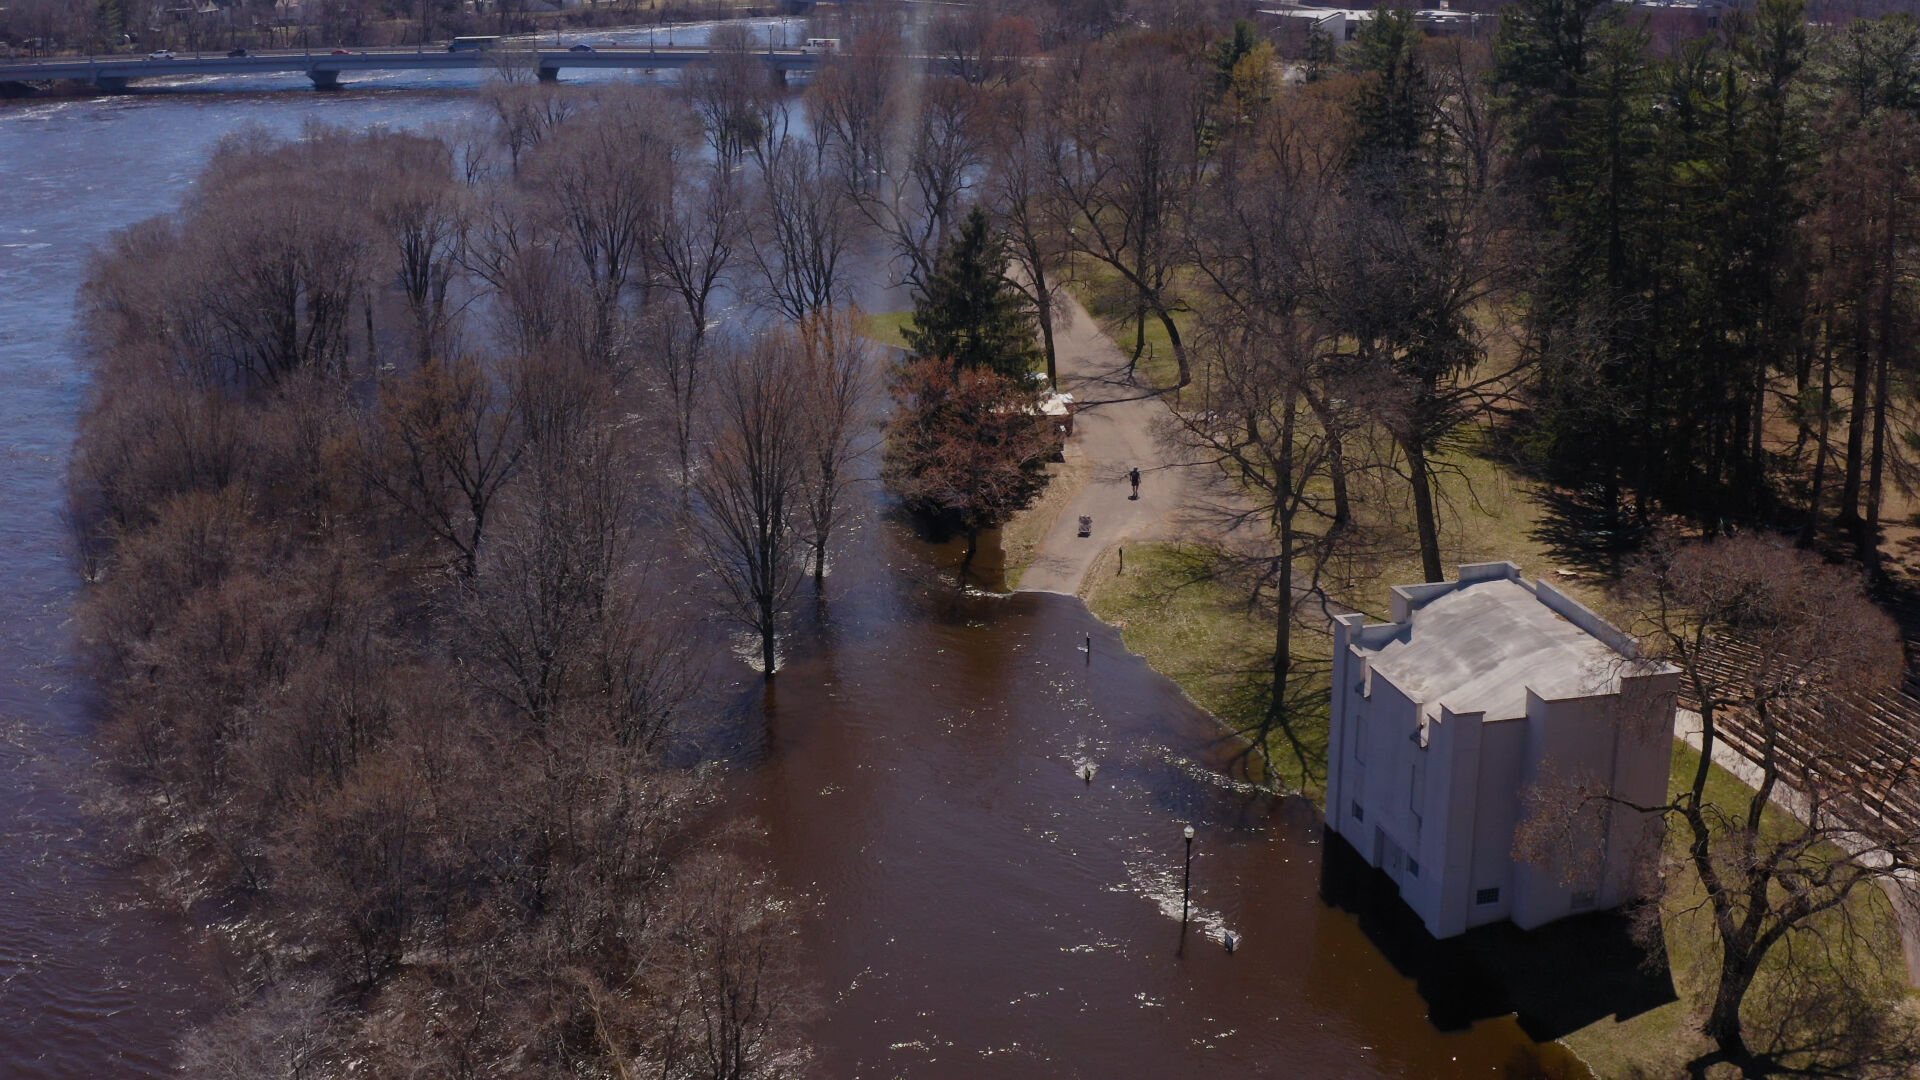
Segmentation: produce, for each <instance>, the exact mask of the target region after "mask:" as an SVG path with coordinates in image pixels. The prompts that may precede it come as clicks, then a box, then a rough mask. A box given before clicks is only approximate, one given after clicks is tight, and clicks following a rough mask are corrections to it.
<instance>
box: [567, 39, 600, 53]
mask: <svg viewBox="0 0 1920 1080" xmlns="http://www.w3.org/2000/svg"><path fill="white" fill-rule="evenodd" d="M567 51H568V52H593V51H594V48H593V46H591V45H589V44H587V43H586V42H584V41H583V42H581V43H580V44H578V45H575V46H574V47H572V48H570V49H568V50H567Z"/></svg>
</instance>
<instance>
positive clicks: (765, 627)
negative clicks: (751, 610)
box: [760, 599, 778, 682]
mask: <svg viewBox="0 0 1920 1080" xmlns="http://www.w3.org/2000/svg"><path fill="white" fill-rule="evenodd" d="M773 614H774V613H773V603H772V601H771V600H768V599H762V600H761V602H760V663H761V668H762V671H763V672H764V674H763V675H762V678H764V679H766V680H767V681H769V682H771V681H772V679H773V669H774V665H775V664H776V663H777V662H778V658H777V656H776V655H775V652H774V634H773Z"/></svg>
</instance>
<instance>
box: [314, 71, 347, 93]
mask: <svg viewBox="0 0 1920 1080" xmlns="http://www.w3.org/2000/svg"><path fill="white" fill-rule="evenodd" d="M307 78H309V79H312V80H313V88H314V89H315V90H338V89H340V73H339V72H338V71H319V70H314V71H309V72H307Z"/></svg>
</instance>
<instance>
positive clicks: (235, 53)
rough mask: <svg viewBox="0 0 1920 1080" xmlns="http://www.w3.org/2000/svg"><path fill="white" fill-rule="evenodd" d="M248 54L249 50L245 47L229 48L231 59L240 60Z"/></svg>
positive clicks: (228, 55) (228, 52)
mask: <svg viewBox="0 0 1920 1080" xmlns="http://www.w3.org/2000/svg"><path fill="white" fill-rule="evenodd" d="M246 55H247V50H245V49H228V50H227V59H229V60H238V59H240V58H242V57H244V56H246Z"/></svg>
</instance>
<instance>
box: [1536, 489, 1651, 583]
mask: <svg viewBox="0 0 1920 1080" xmlns="http://www.w3.org/2000/svg"><path fill="white" fill-rule="evenodd" d="M1534 501H1535V502H1536V503H1538V504H1539V506H1540V510H1541V513H1540V521H1539V524H1537V525H1535V526H1534V528H1533V531H1532V533H1531V534H1530V535H1531V536H1532V537H1533V539H1535V540H1537V541H1539V542H1540V544H1541V545H1542V546H1543V547H1545V548H1546V549H1547V552H1548V554H1550V555H1552V556H1553V558H1554V559H1555V560H1556V561H1558V562H1560V563H1562V564H1565V565H1567V566H1572V567H1577V568H1579V569H1580V570H1582V571H1584V572H1586V573H1589V574H1604V575H1606V576H1608V577H1618V576H1619V575H1620V570H1621V564H1622V563H1623V562H1624V561H1625V560H1626V558H1627V557H1628V556H1629V555H1631V554H1632V553H1633V552H1635V551H1637V550H1638V549H1639V548H1640V546H1641V545H1642V544H1643V543H1645V542H1646V538H1647V537H1646V532H1645V530H1644V529H1642V528H1641V527H1640V526H1639V525H1638V524H1637V523H1635V522H1634V520H1633V515H1632V514H1631V513H1629V512H1628V511H1627V510H1626V509H1625V508H1614V507H1609V506H1608V505H1607V499H1606V495H1605V492H1604V491H1603V490H1602V489H1601V488H1599V487H1588V488H1581V489H1578V490H1569V489H1565V488H1554V487H1546V488H1541V489H1540V490H1539V491H1538V492H1536V493H1535V495H1534Z"/></svg>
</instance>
